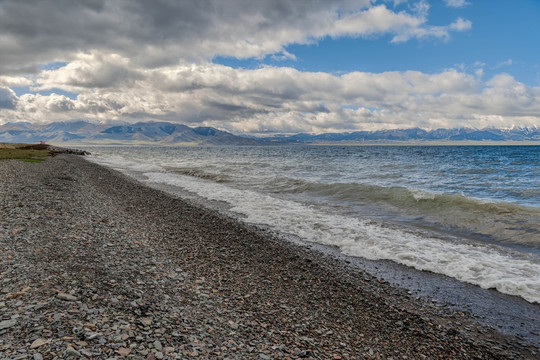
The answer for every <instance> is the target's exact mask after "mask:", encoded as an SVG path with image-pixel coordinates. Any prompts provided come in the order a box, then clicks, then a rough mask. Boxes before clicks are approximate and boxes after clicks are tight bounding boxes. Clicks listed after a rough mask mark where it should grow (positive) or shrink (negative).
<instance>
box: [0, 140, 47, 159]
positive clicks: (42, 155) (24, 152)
mask: <svg viewBox="0 0 540 360" xmlns="http://www.w3.org/2000/svg"><path fill="white" fill-rule="evenodd" d="M50 155H51V154H50V151H49V148H48V146H47V145H42V144H37V145H32V144H9V143H0V160H8V159H14V160H20V161H25V162H30V163H35V162H41V161H43V160H45V159H46V158H47V157H49V156H50Z"/></svg>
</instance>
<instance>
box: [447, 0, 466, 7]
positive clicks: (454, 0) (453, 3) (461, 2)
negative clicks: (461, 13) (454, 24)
mask: <svg viewBox="0 0 540 360" xmlns="http://www.w3.org/2000/svg"><path fill="white" fill-rule="evenodd" d="M443 1H444V2H445V4H446V6H449V7H454V8H461V7H465V6H467V5H469V3H468V2H467V1H466V0H443Z"/></svg>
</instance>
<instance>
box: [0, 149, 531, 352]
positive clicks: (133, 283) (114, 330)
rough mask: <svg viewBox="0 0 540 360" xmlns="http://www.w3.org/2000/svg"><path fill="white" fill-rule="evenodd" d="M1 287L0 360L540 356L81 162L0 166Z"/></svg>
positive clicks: (465, 319) (332, 263)
mask: <svg viewBox="0 0 540 360" xmlns="http://www.w3.org/2000/svg"><path fill="white" fill-rule="evenodd" d="M0 274H1V276H0V281H1V282H0V359H33V360H39V359H65V358H73V359H77V358H80V359H146V360H152V359H191V358H201V359H263V360H264V359H535V358H538V356H540V355H539V354H538V347H537V346H534V345H532V344H526V343H523V342H521V341H520V339H518V338H515V337H510V336H504V335H502V334H500V333H498V332H497V331H495V330H494V329H492V328H490V327H487V326H485V325H482V324H480V323H478V322H476V321H475V320H474V319H473V318H471V317H470V316H468V315H467V314H466V313H464V312H459V311H455V310H454V311H453V310H451V309H445V308H436V307H433V306H431V305H430V304H429V302H425V301H422V299H416V298H413V297H411V296H409V294H407V292H406V291H404V290H402V289H399V288H396V287H393V286H392V285H390V284H389V283H386V282H384V281H382V282H381V281H379V280H377V279H376V278H374V277H372V276H370V275H368V274H367V273H364V272H362V271H361V270H354V269H351V267H349V266H347V263H346V262H344V261H342V260H340V259H338V258H335V257H332V256H331V255H329V254H324V253H320V252H314V251H310V250H309V249H307V248H305V247H302V246H298V245H295V244H293V243H291V242H287V241H284V240H283V239H280V238H279V237H277V236H275V235H273V234H271V233H270V232H268V231H265V230H264V229H259V228H256V227H254V226H250V225H246V224H244V223H241V222H239V221H237V220H235V219H233V218H229V217H227V216H225V215H222V214H219V213H217V212H215V211H213V210H209V209H206V208H203V207H201V206H199V205H196V204H194V203H192V202H190V201H188V200H185V199H181V198H177V197H174V196H172V195H168V194H166V193H164V192H162V191H159V190H156V189H152V188H149V187H146V186H144V185H142V184H141V183H139V182H137V181H136V180H134V179H131V178H128V177H126V176H125V175H122V174H120V173H119V172H116V171H114V170H112V169H109V168H105V167H102V166H99V165H97V164H94V163H91V162H89V161H87V160H85V159H84V157H81V156H77V155H69V154H61V155H58V156H55V157H53V158H49V159H48V160H46V161H44V162H41V163H37V164H29V163H23V162H19V161H14V160H6V161H1V162H0Z"/></svg>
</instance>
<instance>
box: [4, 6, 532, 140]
mask: <svg viewBox="0 0 540 360" xmlns="http://www.w3.org/2000/svg"><path fill="white" fill-rule="evenodd" d="M538 24H540V1H538V0H515V1H511V2H510V1H507V0H354V1H353V0H336V1H328V0H295V1H291V0H272V1H268V0H265V1H262V0H227V1H222V0H197V1H195V0H193V1H182V0H156V1H147V0H79V1H72V0H40V1H38V0H36V1H21V0H0V49H1V51H0V124H2V123H8V122H17V121H26V122H31V123H40V124H41V123H49V122H54V121H70V120H81V119H82V120H87V121H90V122H96V123H135V122H139V121H169V122H174V123H181V124H186V125H189V126H213V127H216V128H219V129H222V130H226V131H231V132H233V133H245V134H253V135H271V134H292V133H299V132H307V133H323V132H350V131H355V130H379V129H403V128H413V127H420V128H423V129H438V128H457V127H472V128H486V127H496V128H513V127H539V126H540V46H539V44H540V25H538Z"/></svg>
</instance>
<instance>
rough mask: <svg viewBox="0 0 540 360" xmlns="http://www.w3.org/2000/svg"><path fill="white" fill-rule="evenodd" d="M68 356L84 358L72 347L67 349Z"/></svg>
mask: <svg viewBox="0 0 540 360" xmlns="http://www.w3.org/2000/svg"><path fill="white" fill-rule="evenodd" d="M66 355H67V357H81V356H82V354H81V353H80V352H78V351H77V350H75V349H74V348H72V347H71V346H68V347H67V349H66Z"/></svg>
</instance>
